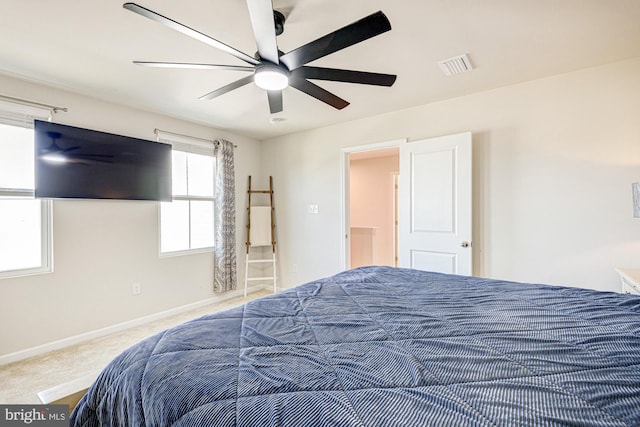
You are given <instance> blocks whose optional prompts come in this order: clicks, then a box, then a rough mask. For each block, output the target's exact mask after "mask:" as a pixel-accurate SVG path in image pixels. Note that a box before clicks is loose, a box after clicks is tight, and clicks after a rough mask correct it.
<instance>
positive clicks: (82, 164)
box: [34, 120, 171, 201]
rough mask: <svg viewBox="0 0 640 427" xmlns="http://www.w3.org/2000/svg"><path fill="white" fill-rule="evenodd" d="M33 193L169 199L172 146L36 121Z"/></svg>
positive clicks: (80, 196)
mask: <svg viewBox="0 0 640 427" xmlns="http://www.w3.org/2000/svg"><path fill="white" fill-rule="evenodd" d="M34 130H35V132H34V135H35V150H34V152H35V196H36V197H37V198H74V199H119V200H159V201H171V145H169V144H162V143H158V142H153V141H147V140H144V139H138V138H130V137H127V136H121V135H114V134H111V133H105V132H99V131H95V130H89V129H82V128H77V127H73V126H67V125H62V124H58V123H50V122H45V121H40V120H36V121H35V126H34Z"/></svg>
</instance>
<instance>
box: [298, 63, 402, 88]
mask: <svg viewBox="0 0 640 427" xmlns="http://www.w3.org/2000/svg"><path fill="white" fill-rule="evenodd" d="M291 74H292V76H294V77H301V78H305V79H312V80H313V79H315V80H329V81H332V82H345V83H359V84H364V85H376V86H392V85H393V83H394V82H395V81H396V76H395V75H393V74H380V73H369V72H366V71H352V70H340V69H336V68H323V67H308V66H304V67H300V68H297V69H296V70H295V71H293V72H292V73H291Z"/></svg>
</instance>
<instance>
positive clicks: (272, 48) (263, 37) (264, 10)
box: [247, 0, 279, 64]
mask: <svg viewBox="0 0 640 427" xmlns="http://www.w3.org/2000/svg"><path fill="white" fill-rule="evenodd" d="M247 6H248V7H249V17H250V19H251V27H252V28H253V35H254V36H255V38H256V45H257V46H258V55H260V58H262V59H265V60H267V61H269V62H272V63H274V64H278V63H279V61H278V45H277V44H276V30H275V24H274V21H273V5H272V3H271V0H247Z"/></svg>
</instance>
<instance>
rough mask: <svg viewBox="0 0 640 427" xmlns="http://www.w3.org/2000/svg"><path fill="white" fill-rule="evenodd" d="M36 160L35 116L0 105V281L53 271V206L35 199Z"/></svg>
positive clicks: (48, 202)
mask: <svg viewBox="0 0 640 427" xmlns="http://www.w3.org/2000/svg"><path fill="white" fill-rule="evenodd" d="M41 116H43V118H44V116H46V114H41ZM33 158H34V142H33V116H29V115H25V114H21V113H20V109H18V108H16V109H12V108H11V107H9V108H6V106H5V105H4V103H3V104H0V278H6V277H15V276H22V275H27V274H35V273H43V272H48V271H51V202H50V201H46V200H36V199H34V197H33V192H34V182H35V179H34V162H33Z"/></svg>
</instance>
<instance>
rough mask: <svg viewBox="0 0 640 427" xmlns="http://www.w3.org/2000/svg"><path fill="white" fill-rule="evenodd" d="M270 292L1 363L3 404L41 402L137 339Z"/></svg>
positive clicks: (95, 372) (0, 397)
mask: <svg viewBox="0 0 640 427" xmlns="http://www.w3.org/2000/svg"><path fill="white" fill-rule="evenodd" d="M268 294H270V292H268V291H264V290H260V291H255V292H253V293H251V294H249V295H247V297H246V298H243V297H236V298H232V299H229V300H226V301H222V302H217V303H215V304H211V305H207V306H204V307H200V308H198V309H194V310H191V311H188V312H184V313H180V314H177V315H174V316H171V317H166V318H163V319H159V320H155V321H153V322H149V323H146V324H144V325H140V326H136V327H133V328H130V329H126V330H124V331H121V332H118V333H114V334H110V335H106V336H104V337H100V338H95V339H92V340H89V341H85V342H82V343H79V344H76V345H73V346H69V347H66V348H63V349H60V350H54V351H51V352H48V353H45V354H42V355H39V356H34V357H31V358H29V359H25V360H21V361H18V362H14V363H10V364H7V365H3V366H0V404H39V403H41V402H40V399H39V398H38V395H37V393H38V392H40V391H43V390H47V389H50V388H52V387H56V386H58V385H60V384H63V383H66V382H69V381H73V380H75V379H78V378H82V377H86V376H93V377H96V376H97V375H98V374H99V373H100V371H101V370H102V369H103V368H104V367H105V366H106V364H107V363H108V362H109V361H110V360H111V359H113V358H114V357H115V356H117V355H118V354H120V353H121V352H122V351H123V350H125V349H127V348H128V347H130V346H131V345H133V344H135V343H136V342H138V341H140V340H142V339H143V338H145V337H148V336H150V335H153V334H155V333H157V332H161V331H163V330H165V329H167V328H170V327H172V326H175V325H178V324H180V323H184V322H186V321H188V320H191V319H195V318H197V317H200V316H203V315H205V314H208V313H212V312H215V311H221V310H226V309H228V308H232V307H236V306H238V305H242V304H244V303H245V302H248V301H251V300H253V299H256V298H259V297H262V296H265V295H268Z"/></svg>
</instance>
